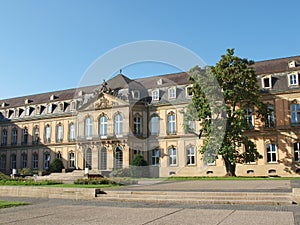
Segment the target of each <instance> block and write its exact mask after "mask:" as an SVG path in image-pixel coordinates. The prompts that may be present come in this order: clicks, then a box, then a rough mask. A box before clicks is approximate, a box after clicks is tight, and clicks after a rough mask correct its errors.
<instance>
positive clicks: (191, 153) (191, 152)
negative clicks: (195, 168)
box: [186, 146, 195, 165]
mask: <svg viewBox="0 0 300 225" xmlns="http://www.w3.org/2000/svg"><path fill="white" fill-rule="evenodd" d="M186 157H187V159H186V164H187V165H195V147H194V146H189V147H188V148H187V149H186Z"/></svg>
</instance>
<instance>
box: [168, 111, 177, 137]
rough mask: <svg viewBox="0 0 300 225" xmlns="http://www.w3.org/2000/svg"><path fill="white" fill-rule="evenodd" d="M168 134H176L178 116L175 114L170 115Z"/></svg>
mask: <svg viewBox="0 0 300 225" xmlns="http://www.w3.org/2000/svg"><path fill="white" fill-rule="evenodd" d="M168 134H176V115H175V113H174V112H170V113H169V114H168Z"/></svg>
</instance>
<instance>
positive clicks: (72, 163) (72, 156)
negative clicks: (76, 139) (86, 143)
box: [69, 152, 75, 168]
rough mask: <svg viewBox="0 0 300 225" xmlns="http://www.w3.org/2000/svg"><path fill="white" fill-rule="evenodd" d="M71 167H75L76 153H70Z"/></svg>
mask: <svg viewBox="0 0 300 225" xmlns="http://www.w3.org/2000/svg"><path fill="white" fill-rule="evenodd" d="M69 168H75V153H74V152H70V153H69Z"/></svg>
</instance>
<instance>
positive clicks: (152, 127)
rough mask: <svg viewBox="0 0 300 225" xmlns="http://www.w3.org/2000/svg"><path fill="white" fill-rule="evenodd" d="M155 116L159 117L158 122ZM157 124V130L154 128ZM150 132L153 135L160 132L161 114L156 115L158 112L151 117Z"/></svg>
mask: <svg viewBox="0 0 300 225" xmlns="http://www.w3.org/2000/svg"><path fill="white" fill-rule="evenodd" d="M154 118H157V124H156V123H155V121H154ZM155 124H156V125H157V130H155V129H154V128H155V126H154V125H155ZM150 134H151V135H153V136H154V135H158V134H159V116H158V115H156V114H154V115H153V116H151V119H150Z"/></svg>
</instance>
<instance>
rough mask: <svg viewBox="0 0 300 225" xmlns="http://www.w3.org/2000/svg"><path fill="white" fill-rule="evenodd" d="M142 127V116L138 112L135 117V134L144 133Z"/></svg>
mask: <svg viewBox="0 0 300 225" xmlns="http://www.w3.org/2000/svg"><path fill="white" fill-rule="evenodd" d="M142 129H143V127H142V117H141V116H140V115H138V114H137V115H135V117H134V118H133V134H135V135H142Z"/></svg>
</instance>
